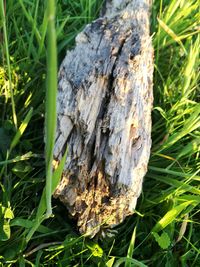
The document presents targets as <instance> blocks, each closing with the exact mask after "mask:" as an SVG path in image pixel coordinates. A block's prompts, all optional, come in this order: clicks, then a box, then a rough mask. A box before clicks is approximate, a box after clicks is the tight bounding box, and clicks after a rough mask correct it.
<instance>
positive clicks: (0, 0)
mask: <svg viewBox="0 0 200 267" xmlns="http://www.w3.org/2000/svg"><path fill="white" fill-rule="evenodd" d="M0 16H1V20H2V24H3V34H4V44H5V50H6V61H7V68H8V77H9V89H10V95H11V104H12V116H13V122H14V125H15V128H16V129H17V115H16V109H15V101H14V94H13V87H12V76H11V65H10V53H9V48H8V36H7V28H6V17H5V10H4V1H3V0H0Z"/></svg>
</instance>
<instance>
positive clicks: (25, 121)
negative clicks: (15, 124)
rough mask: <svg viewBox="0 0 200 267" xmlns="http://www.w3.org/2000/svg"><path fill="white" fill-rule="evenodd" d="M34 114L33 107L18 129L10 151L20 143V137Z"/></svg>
mask: <svg viewBox="0 0 200 267" xmlns="http://www.w3.org/2000/svg"><path fill="white" fill-rule="evenodd" d="M32 114H33V108H31V109H30V110H29V112H28V113H27V115H26V117H25V119H24V120H23V121H22V123H21V125H20V127H19V129H18V130H17V132H16V134H15V136H14V138H13V140H12V143H11V145H10V151H12V150H13V148H14V147H15V146H16V145H17V144H18V143H19V140H20V138H21V137H22V135H23V133H24V131H25V130H26V128H27V126H28V124H29V122H30V120H31V117H32Z"/></svg>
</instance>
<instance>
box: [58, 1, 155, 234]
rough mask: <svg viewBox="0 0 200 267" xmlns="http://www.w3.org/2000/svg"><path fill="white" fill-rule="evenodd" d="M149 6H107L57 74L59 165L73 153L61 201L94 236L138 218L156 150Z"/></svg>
mask: <svg viewBox="0 0 200 267" xmlns="http://www.w3.org/2000/svg"><path fill="white" fill-rule="evenodd" d="M150 6H151V3H150V0H113V1H107V2H106V5H105V10H104V15H103V16H102V17H101V18H99V19H97V20H95V21H94V22H92V23H91V24H89V25H87V26H86V27H85V29H84V30H83V31H82V32H81V33H80V34H78V36H77V38H76V46H75V48H74V49H73V50H72V51H68V52H67V55H66V57H65V59H64V61H63V62H62V65H61V67H60V71H59V91H58V100H57V101H58V103H57V104H58V106H57V111H58V121H57V137H56V144H55V150H54V158H55V160H56V162H59V161H60V159H61V158H62V156H63V153H64V152H65V150H66V147H68V155H67V160H66V164H65V168H64V172H63V176H62V180H61V182H60V184H59V186H58V187H57V189H56V191H55V193H54V197H56V198H57V197H58V198H59V199H60V200H61V201H62V202H63V203H64V204H65V205H66V207H67V208H68V211H69V213H70V214H71V215H72V216H73V217H74V218H76V219H77V221H78V222H77V224H78V227H79V230H80V232H81V233H86V232H87V233H88V234H89V235H90V236H94V235H95V234H96V233H97V232H99V231H100V230H102V229H103V227H104V226H106V227H107V226H108V227H113V226H115V225H117V224H119V223H120V222H122V221H123V220H124V218H125V217H126V216H128V215H130V214H133V213H134V209H135V206H136V202H137V198H138V197H139V195H140V193H141V188H142V181H143V177H144V175H145V173H146V171H147V165H148V160H149V155H150V148H151V109H152V102H153V96H152V84H153V82H152V74H153V49H152V44H151V38H150V35H149V8H150Z"/></svg>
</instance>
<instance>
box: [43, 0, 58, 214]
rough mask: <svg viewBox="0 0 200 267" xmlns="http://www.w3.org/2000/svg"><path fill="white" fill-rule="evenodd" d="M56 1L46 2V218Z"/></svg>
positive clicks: (53, 106)
mask: <svg viewBox="0 0 200 267" xmlns="http://www.w3.org/2000/svg"><path fill="white" fill-rule="evenodd" d="M55 12H56V1H54V0H48V1H47V20H48V27H47V84H46V87H47V88H46V118H45V120H46V121H45V135H46V146H45V156H46V202H47V214H46V215H47V217H48V216H51V215H52V206H51V194H52V161H53V148H54V142H55V131H56V120H57V118H56V99H57V45H56V29H55Z"/></svg>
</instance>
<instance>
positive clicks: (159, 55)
mask: <svg viewBox="0 0 200 267" xmlns="http://www.w3.org/2000/svg"><path fill="white" fill-rule="evenodd" d="M4 2H5V1H4ZM50 3H52V4H53V1H52V2H51V1H39V0H34V1H28V0H19V1H13V0H7V1H6V9H5V13H6V14H5V13H4V9H3V0H0V8H1V10H0V14H1V20H0V27H1V31H0V40H1V43H0V45H1V52H0V53H1V59H2V60H1V66H0V111H1V112H0V187H1V190H0V265H1V266H20V267H21V266H110V267H111V266H114V267H117V266H126V267H129V266H166V267H167V266H169V267H171V266H172V267H173V266H183V267H186V266H193V267H196V266H200V249H199V247H200V224H199V212H200V209H199V207H200V205H199V204H200V187H199V181H200V174H199V172H200V115H199V113H200V104H199V102H200V88H199V71H198V69H199V47H200V33H199V22H200V15H199V3H198V1H196V0H187V1H186V0H170V1H169V0H160V1H154V4H153V9H152V17H151V18H152V21H151V26H152V27H151V31H152V34H153V44H154V49H155V71H154V108H153V112H152V117H153V130H152V139H153V146H152V153H151V159H150V163H149V170H148V173H147V175H146V177H145V181H144V186H143V193H142V196H141V197H140V199H139V201H138V205H137V212H136V214H135V215H133V216H131V217H130V218H127V219H126V221H125V222H124V223H123V224H122V225H120V226H118V227H117V228H116V230H117V233H116V235H115V236H114V237H110V238H106V239H103V240H88V239H87V238H85V237H84V236H80V235H79V234H78V232H77V229H76V227H75V225H74V223H73V222H72V221H71V220H70V219H69V218H68V216H67V212H66V210H65V208H64V207H63V206H62V204H60V203H59V201H57V200H52V207H53V215H54V216H53V217H50V218H48V219H47V217H48V216H45V213H46V210H47V206H48V215H49V214H51V200H50V195H51V192H52V190H53V189H54V188H55V187H56V184H57V183H58V182H59V177H60V173H61V172H62V167H63V163H64V160H65V158H63V160H62V162H61V163H60V166H59V168H58V170H57V172H56V173H53V174H52V173H51V169H49V167H45V164H46V166H50V165H48V163H49V162H51V157H52V154H51V151H52V150H51V149H52V145H53V143H52V144H50V143H49V142H50V141H52V142H53V139H54V138H53V136H54V129H53V128H54V126H53V125H54V122H55V114H53V113H52V112H53V111H54V109H53V108H52V107H53V106H50V105H49V104H48V103H52V104H51V105H54V104H55V103H54V100H55V94H56V91H55V89H56V82H55V79H56V78H55V73H56V65H57V64H56V60H57V59H58V64H60V62H61V61H62V59H63V57H64V55H65V51H66V49H70V48H71V47H72V46H73V44H74V39H75V36H76V35H77V33H78V32H79V31H81V29H82V28H83V27H84V25H86V24H87V23H89V22H90V21H92V20H93V19H95V17H96V16H98V10H99V8H100V6H99V4H98V1H96V0H80V1H78V0H74V1H67V0H57V2H56V14H57V16H56V20H55V24H54V22H53V21H51V22H50V21H49V13H51V12H54V11H53V8H54V7H55V4H54V5H53V6H51V9H48V6H47V5H50ZM49 7H50V6H49ZM50 23H52V26H51V28H48V25H50ZM54 25H55V32H54ZM51 30H52V32H51ZM55 35H56V36H55ZM55 38H57V57H56V52H55V51H56V42H55ZM52 40H53V41H52ZM46 59H48V60H47V61H46ZM51 66H53V67H54V69H51ZM51 71H52V73H53V74H52V75H50V76H49V73H51ZM48 77H49V78H48ZM50 78H52V79H53V82H52V81H50ZM46 81H47V84H48V86H46ZM49 85H50V86H52V87H49ZM49 92H50V95H48V94H49ZM45 94H46V96H47V98H46V99H47V102H46V107H45ZM45 112H46V119H47V120H46V121H47V124H46V136H47V141H46V149H44V130H43V129H44V117H45ZM44 150H45V151H46V152H45V153H46V154H45V155H46V156H45V157H46V159H48V160H46V163H45V160H44V158H45V157H44ZM47 155H48V156H47ZM65 156H66V154H65ZM46 173H49V175H48V176H47V175H46ZM52 175H53V180H52V179H51V176H52ZM46 177H48V178H47V179H48V180H47V181H46ZM51 181H54V183H53V185H51ZM48 182H50V183H49V184H48ZM45 184H46V185H47V187H46V188H45ZM46 199H48V201H46Z"/></svg>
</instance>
